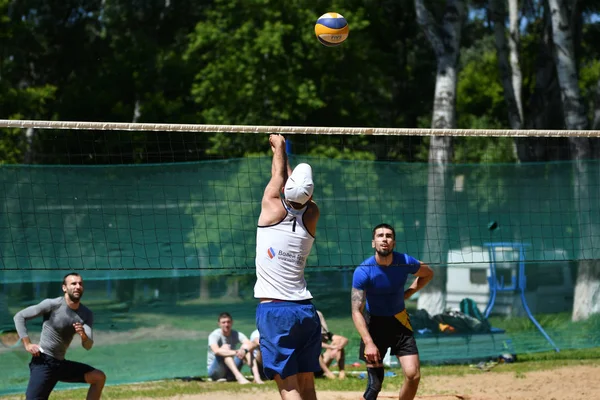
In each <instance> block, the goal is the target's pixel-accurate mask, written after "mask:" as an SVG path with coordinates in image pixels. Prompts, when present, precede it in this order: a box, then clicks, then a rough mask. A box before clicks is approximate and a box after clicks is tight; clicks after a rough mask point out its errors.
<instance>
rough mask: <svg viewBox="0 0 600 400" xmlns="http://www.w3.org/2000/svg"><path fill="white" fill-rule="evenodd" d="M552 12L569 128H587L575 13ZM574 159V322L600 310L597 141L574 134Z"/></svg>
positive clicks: (561, 5)
mask: <svg viewBox="0 0 600 400" xmlns="http://www.w3.org/2000/svg"><path fill="white" fill-rule="evenodd" d="M548 4H549V6H550V12H551V14H552V37H553V39H554V46H555V56H556V70H557V75H558V82H559V85H560V88H561V94H562V96H561V97H562V103H563V112H564V120H565V127H566V128H567V129H570V130H585V129H587V127H588V120H587V115H586V112H585V107H584V105H583V100H582V96H581V92H580V89H579V82H578V80H577V77H578V73H577V63H576V59H575V46H574V43H573V36H572V21H573V18H572V16H571V17H570V15H569V8H568V4H567V2H566V1H565V0H548ZM569 143H570V144H571V152H572V158H573V161H574V171H573V172H574V174H573V190H574V199H575V204H576V210H577V216H578V227H579V247H578V255H577V258H578V259H579V269H578V273H577V283H576V285H575V296H574V298H573V315H572V319H573V320H574V321H578V320H582V319H587V318H588V317H589V316H590V314H595V313H599V312H600V303H599V302H598V301H597V299H598V298H600V263H599V262H598V261H597V260H596V259H597V256H596V255H595V254H594V251H593V250H594V249H596V248H598V246H599V245H600V218H599V217H598V213H597V212H595V211H594V210H595V209H596V204H594V202H593V201H592V197H591V195H592V193H591V192H590V188H591V187H594V186H592V183H593V181H594V180H596V179H597V175H598V171H597V170H592V168H594V169H597V167H596V166H595V165H596V164H591V165H590V164H589V163H588V160H589V159H591V158H592V154H593V151H592V148H593V145H594V144H595V143H593V142H592V140H591V139H590V138H583V137H570V138H569Z"/></svg>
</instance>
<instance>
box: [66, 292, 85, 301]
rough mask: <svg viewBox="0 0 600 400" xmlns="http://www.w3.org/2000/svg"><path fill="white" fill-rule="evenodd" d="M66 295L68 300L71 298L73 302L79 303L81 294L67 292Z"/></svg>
mask: <svg viewBox="0 0 600 400" xmlns="http://www.w3.org/2000/svg"><path fill="white" fill-rule="evenodd" d="M82 294H83V293H82ZM67 296H69V300H71V301H72V302H73V303H79V301H80V300H81V294H79V295H76V294H75V293H70V292H67Z"/></svg>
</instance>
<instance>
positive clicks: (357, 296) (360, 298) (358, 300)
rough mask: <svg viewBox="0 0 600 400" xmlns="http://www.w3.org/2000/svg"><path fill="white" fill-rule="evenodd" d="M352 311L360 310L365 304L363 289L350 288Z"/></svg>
mask: <svg viewBox="0 0 600 400" xmlns="http://www.w3.org/2000/svg"><path fill="white" fill-rule="evenodd" d="M351 298H352V311H362V309H363V307H364V306H365V291H364V290H360V289H356V288H352V296H351Z"/></svg>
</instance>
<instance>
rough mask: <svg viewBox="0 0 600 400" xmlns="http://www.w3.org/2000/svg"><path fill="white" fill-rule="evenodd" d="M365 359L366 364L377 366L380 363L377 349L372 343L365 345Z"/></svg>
mask: <svg viewBox="0 0 600 400" xmlns="http://www.w3.org/2000/svg"><path fill="white" fill-rule="evenodd" d="M365 358H366V359H367V364H379V363H380V362H381V355H380V354H379V349H378V348H377V346H375V344H374V343H370V344H367V345H365Z"/></svg>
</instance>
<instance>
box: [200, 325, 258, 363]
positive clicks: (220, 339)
mask: <svg viewBox="0 0 600 400" xmlns="http://www.w3.org/2000/svg"><path fill="white" fill-rule="evenodd" d="M246 340H248V338H247V337H246V335H244V334H243V333H242V332H238V331H234V330H233V329H232V330H231V334H230V335H229V336H225V335H223V331H222V330H221V328H217V329H215V330H214V331H212V332H211V333H210V335H208V353H207V354H206V367H207V368H210V366H211V365H212V363H213V361H214V360H215V352H214V351H212V349H211V348H210V345H211V344H216V345H217V346H219V347H221V346H223V345H224V344H229V346H231V350H237V349H239V348H240V346H241V345H242V343H243V342H245V341H246Z"/></svg>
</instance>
